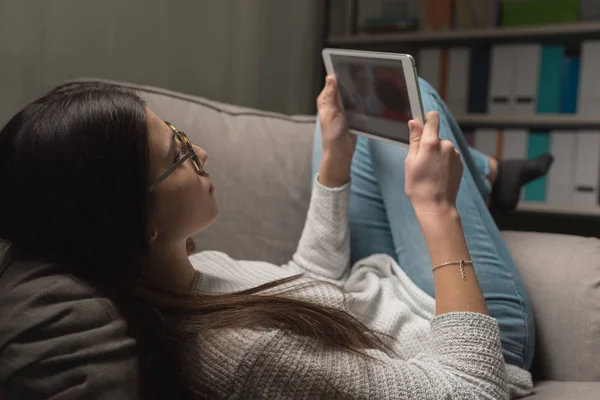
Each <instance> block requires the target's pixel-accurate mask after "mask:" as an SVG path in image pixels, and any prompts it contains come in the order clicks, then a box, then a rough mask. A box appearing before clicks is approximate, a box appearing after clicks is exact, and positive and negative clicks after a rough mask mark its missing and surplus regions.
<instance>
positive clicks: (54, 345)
mask: <svg viewBox="0 0 600 400" xmlns="http://www.w3.org/2000/svg"><path fill="white" fill-rule="evenodd" d="M136 397H137V357H136V352H135V340H134V339H133V338H131V337H129V335H128V334H127V326H126V323H125V320H124V319H123V318H122V317H121V314H120V313H119V311H118V310H117V308H116V307H115V305H114V304H113V303H112V302H111V301H110V300H109V299H108V298H106V297H104V296H102V295H101V294H100V293H98V292H97V291H96V290H94V289H93V288H92V287H90V286H89V285H87V284H86V283H84V282H83V281H81V280H79V279H77V278H75V277H74V276H73V275H71V274H70V273H69V271H68V270H67V269H66V268H63V267H62V266H60V265H57V264H53V263H47V262H43V261H40V260H34V259H30V258H28V257H25V256H23V255H22V254H18V252H17V251H16V250H15V249H14V247H13V246H12V245H11V244H10V243H8V242H5V241H2V240H1V239H0V398H2V399H3V400H12V399H48V398H56V399H58V398H60V399H67V398H68V399H111V400H112V399H133V398H136Z"/></svg>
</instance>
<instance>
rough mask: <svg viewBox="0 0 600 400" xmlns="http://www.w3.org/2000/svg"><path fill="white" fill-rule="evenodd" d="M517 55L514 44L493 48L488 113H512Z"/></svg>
mask: <svg viewBox="0 0 600 400" xmlns="http://www.w3.org/2000/svg"><path fill="white" fill-rule="evenodd" d="M517 57H518V55H515V51H514V46H512V45H497V46H494V47H493V48H492V57H491V67H490V68H491V73H490V85H489V102H488V113H489V114H494V115H510V114H511V113H512V109H511V100H512V94H513V85H514V82H515V79H516V72H517V71H516V68H517Z"/></svg>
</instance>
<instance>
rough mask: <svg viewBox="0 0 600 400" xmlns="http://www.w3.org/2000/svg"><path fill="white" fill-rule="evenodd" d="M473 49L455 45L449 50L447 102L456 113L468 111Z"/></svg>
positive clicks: (462, 113)
mask: <svg viewBox="0 0 600 400" xmlns="http://www.w3.org/2000/svg"><path fill="white" fill-rule="evenodd" d="M470 65H471V49H470V48H468V47H455V48H452V49H450V50H449V51H448V71H447V73H448V77H447V79H446V81H447V82H448V90H447V93H446V97H447V98H446V104H447V105H448V108H449V109H450V111H451V112H452V114H454V115H464V114H466V113H467V106H468V101H469V69H470Z"/></svg>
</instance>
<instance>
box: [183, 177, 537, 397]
mask: <svg viewBox="0 0 600 400" xmlns="http://www.w3.org/2000/svg"><path fill="white" fill-rule="evenodd" d="M348 201H349V185H346V186H344V187H341V188H335V189H329V188H325V187H324V186H322V185H320V184H319V183H318V182H317V181H316V180H315V184H314V188H313V194H312V199H311V203H310V207H309V211H308V215H307V219H306V225H305V227H304V231H303V234H302V237H301V239H300V243H299V245H298V249H297V251H296V253H295V254H294V256H293V259H292V260H291V261H290V262H289V263H288V264H286V265H283V266H277V265H272V264H269V263H265V262H257V261H237V260H233V259H231V258H230V257H228V256H227V255H226V254H223V253H219V252H202V253H198V254H195V255H193V256H191V257H190V260H191V261H192V264H193V265H194V268H196V270H197V271H198V273H197V274H196V280H195V282H194V285H193V287H192V290H193V291H195V292H198V293H217V292H221V293H222V292H232V291H239V290H244V289H249V288H252V287H255V286H258V285H260V284H264V283H267V282H271V281H274V280H277V279H282V278H285V277H289V276H293V275H297V274H302V275H303V277H302V278H301V281H306V280H313V281H314V280H315V279H316V280H319V281H327V282H330V283H334V284H335V286H333V285H316V286H314V285H313V286H310V287H307V288H304V289H302V290H301V291H299V292H297V293H296V294H295V296H297V297H300V298H303V299H307V300H310V301H313V302H316V303H319V304H323V305H327V306H332V307H338V308H342V309H344V310H346V311H348V312H349V313H351V314H352V315H354V316H355V317H357V318H358V319H359V320H361V321H362V322H363V323H365V324H366V325H367V326H369V327H370V328H372V329H374V330H376V331H378V332H381V333H384V334H386V335H387V336H389V338H385V340H386V341H387V344H388V345H389V346H390V347H391V348H392V349H393V350H394V353H395V354H391V352H390V354H386V353H384V352H381V351H375V350H368V351H367V352H368V354H369V355H371V356H373V357H374V358H375V359H376V360H375V361H373V360H368V359H365V358H364V357H361V356H359V355H356V354H352V353H349V352H346V351H343V350H339V349H334V348H330V347H327V346H325V345H323V344H322V343H319V342H318V341H316V340H314V339H309V338H306V337H300V336H296V335H290V334H287V333H284V332H282V331H279V330H266V331H265V330H250V329H240V330H224V331H217V332H211V333H209V334H205V335H203V336H202V337H200V338H199V341H198V346H197V349H195V351H196V352H197V353H198V357H200V359H201V360H202V366H203V370H202V374H203V376H204V378H205V379H206V383H207V384H208V385H210V386H211V387H213V388H215V390H216V391H217V393H218V395H219V397H221V398H231V399H250V398H251V399H333V398H335V399H508V398H515V397H520V396H524V395H526V394H529V393H531V390H532V381H531V375H530V374H529V373H528V372H527V371H524V370H522V369H519V368H517V367H514V366H506V365H505V364H504V360H503V357H502V348H501V345H500V338H499V330H498V324H497V322H496V320H495V319H493V318H491V317H489V316H485V315H482V314H476V313H468V312H461V313H449V314H444V315H441V316H438V317H435V315H434V314H435V302H434V299H433V298H432V297H431V296H429V295H428V294H426V293H425V292H423V291H422V290H420V289H419V288H418V287H417V286H416V285H415V284H414V283H413V282H412V281H411V280H410V279H409V278H408V276H407V275H406V274H405V273H404V272H403V271H402V269H400V267H399V266H398V264H397V263H396V262H395V260H393V259H392V258H391V257H389V256H386V255H373V256H371V257H369V258H366V259H364V260H362V261H359V262H358V263H356V264H355V265H354V266H353V267H352V268H350V265H349V260H350V257H349V253H350V247H349V244H350V242H349V228H348ZM297 283H298V282H294V283H293V284H294V285H295V284H297ZM336 286H337V287H340V288H341V289H342V290H343V294H342V291H340V290H338V289H337V287H336ZM272 290H274V289H272Z"/></svg>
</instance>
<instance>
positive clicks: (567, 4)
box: [502, 0, 579, 26]
mask: <svg viewBox="0 0 600 400" xmlns="http://www.w3.org/2000/svg"><path fill="white" fill-rule="evenodd" d="M502 5H503V9H502V25H503V26H523V25H550V24H556V23H567V22H576V21H577V20H578V19H579V0H504V1H503V2H502Z"/></svg>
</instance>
